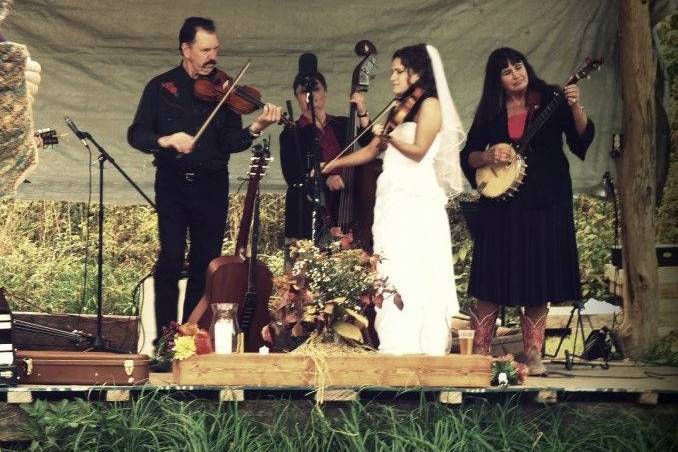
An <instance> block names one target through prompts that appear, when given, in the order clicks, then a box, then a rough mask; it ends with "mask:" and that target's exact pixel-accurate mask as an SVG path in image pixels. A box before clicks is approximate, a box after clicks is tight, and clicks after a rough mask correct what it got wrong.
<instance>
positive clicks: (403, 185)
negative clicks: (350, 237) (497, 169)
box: [372, 122, 459, 355]
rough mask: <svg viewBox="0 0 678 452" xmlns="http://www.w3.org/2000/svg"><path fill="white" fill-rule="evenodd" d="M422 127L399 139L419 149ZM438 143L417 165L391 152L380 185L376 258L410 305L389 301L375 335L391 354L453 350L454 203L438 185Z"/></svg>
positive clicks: (406, 126)
mask: <svg viewBox="0 0 678 452" xmlns="http://www.w3.org/2000/svg"><path fill="white" fill-rule="evenodd" d="M416 128H417V125H416V123H414V122H406V123H403V124H401V125H399V126H398V127H397V128H396V129H395V130H394V131H393V132H392V133H391V134H392V135H395V136H397V137H398V138H400V139H401V140H403V141H405V142H408V143H413V142H414V136H415V131H416ZM440 142H441V136H440V134H439V135H438V136H437V137H436V139H435V140H434V142H433V144H432V145H431V148H430V149H429V150H428V152H427V153H426V155H425V156H424V158H423V159H422V160H421V161H419V162H415V161H414V160H411V159H409V158H407V157H405V156H404V155H403V154H402V153H400V151H398V150H397V149H396V148H394V147H393V146H392V145H390V144H389V146H388V148H387V149H386V151H385V153H384V155H383V160H384V166H383V172H382V174H381V175H380V176H379V179H378V181H377V194H376V203H375V207H374V224H373V226H372V233H373V236H374V252H375V253H376V254H378V255H379V256H381V258H382V262H381V263H380V264H379V265H378V272H379V274H380V276H381V277H384V278H387V284H389V285H390V286H392V287H393V288H394V289H395V290H396V291H397V292H398V293H399V294H400V296H401V297H402V301H403V305H404V306H403V309H402V311H401V310H400V309H398V307H397V306H396V305H395V304H394V303H393V299H392V297H385V298H384V302H383V304H382V307H381V308H377V309H376V312H377V315H376V319H375V329H376V331H377V334H378V335H379V342H380V345H379V350H380V351H382V352H385V353H394V354H411V353H417V354H418V353H424V354H429V355H442V354H445V353H448V352H449V349H450V340H451V338H450V319H451V316H452V315H454V314H456V313H458V312H459V302H458V300H457V293H456V289H455V281H454V268H453V266H452V243H451V237H450V227H449V221H448V217H447V212H446V210H445V204H446V202H447V197H446V195H445V191H444V190H443V189H442V188H441V187H440V185H439V183H438V181H437V179H436V170H435V168H434V159H435V157H436V154H437V152H438V151H439V149H440Z"/></svg>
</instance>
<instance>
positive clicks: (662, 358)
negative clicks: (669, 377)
mask: <svg viewBox="0 0 678 452" xmlns="http://www.w3.org/2000/svg"><path fill="white" fill-rule="evenodd" d="M643 361H645V362H647V363H651V364H657V365H659V366H678V331H673V332H671V333H670V334H669V335H667V336H664V337H663V338H661V339H659V341H657V343H655V344H653V345H652V346H651V347H650V349H649V351H648V352H647V353H646V354H645V356H643Z"/></svg>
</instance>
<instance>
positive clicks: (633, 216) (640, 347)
mask: <svg viewBox="0 0 678 452" xmlns="http://www.w3.org/2000/svg"><path fill="white" fill-rule="evenodd" d="M649 5H650V2H649V1H648V0H621V1H620V2H619V48H620V66H621V68H620V70H621V77H622V98H623V131H624V132H623V133H624V135H623V136H624V139H623V151H622V155H621V158H620V159H619V160H618V163H617V174H618V183H617V185H618V187H620V193H619V196H620V203H621V207H622V209H621V211H622V214H621V218H622V221H621V225H622V244H623V259H624V269H625V272H624V275H625V288H626V293H627V296H625V297H624V321H623V323H622V325H621V327H620V335H621V337H622V340H623V342H624V346H625V348H626V353H627V354H628V355H630V356H631V357H634V358H638V357H640V356H641V355H642V354H643V352H644V351H645V350H646V349H647V348H648V347H649V346H650V345H651V344H652V343H653V342H654V341H656V340H657V339H658V337H657V320H658V317H659V298H658V293H657V287H658V276H657V256H656V253H655V224H654V215H655V191H656V181H655V165H656V155H655V152H656V151H655V148H654V132H655V127H654V126H655V124H654V117H655V101H654V84H655V70H656V64H655V60H654V58H653V49H652V40H651V30H650V10H649Z"/></svg>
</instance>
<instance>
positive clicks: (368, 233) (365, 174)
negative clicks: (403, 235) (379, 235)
mask: <svg viewBox="0 0 678 452" xmlns="http://www.w3.org/2000/svg"><path fill="white" fill-rule="evenodd" d="M355 51H356V53H357V54H358V55H359V56H362V57H363V58H362V60H361V61H360V63H359V64H358V65H357V66H356V67H355V69H354V70H353V75H352V78H351V93H350V94H351V95H352V94H353V93H356V92H367V90H368V88H369V84H370V80H371V79H373V78H374V76H375V71H376V64H377V49H376V47H375V46H374V44H372V43H371V42H370V41H367V40H363V41H360V42H358V43H357V44H356V46H355ZM348 117H349V120H348V126H347V127H348V130H347V131H346V142H347V143H351V142H353V141H354V139H355V137H356V135H357V133H358V129H359V121H358V112H357V109H356V105H355V104H354V103H350V104H349V115H348ZM357 146H358V145H357V144H356V143H354V144H353V146H352V148H351V149H348V151H347V152H349V153H350V152H353V150H355V148H356V147H357ZM379 173H381V160H379V159H376V160H373V161H371V162H368V163H366V164H364V165H361V166H358V167H349V168H345V169H344V170H343V174H342V177H343V180H344V188H343V190H342V191H341V197H340V200H339V215H338V217H339V227H340V229H341V232H342V233H343V234H349V233H351V234H352V235H353V245H354V246H356V247H358V248H362V249H364V250H365V251H367V252H369V253H371V252H372V246H373V240H372V223H373V222H374V202H375V195H376V190H377V177H378V176H379Z"/></svg>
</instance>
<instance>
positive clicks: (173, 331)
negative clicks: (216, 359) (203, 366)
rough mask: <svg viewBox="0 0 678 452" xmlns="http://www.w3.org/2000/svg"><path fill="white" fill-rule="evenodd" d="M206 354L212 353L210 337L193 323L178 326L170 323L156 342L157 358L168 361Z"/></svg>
mask: <svg viewBox="0 0 678 452" xmlns="http://www.w3.org/2000/svg"><path fill="white" fill-rule="evenodd" d="M207 353H212V343H211V340H210V335H209V333H208V332H207V331H205V330H201V329H200V328H198V325H196V324H195V323H184V324H182V325H179V324H178V323H176V322H170V324H169V326H167V327H163V328H162V336H161V337H160V339H159V340H158V351H157V354H158V355H159V356H161V357H163V358H166V359H169V360H172V359H178V360H183V359H186V358H190V357H191V356H193V355H196V354H197V355H204V354H207Z"/></svg>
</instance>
